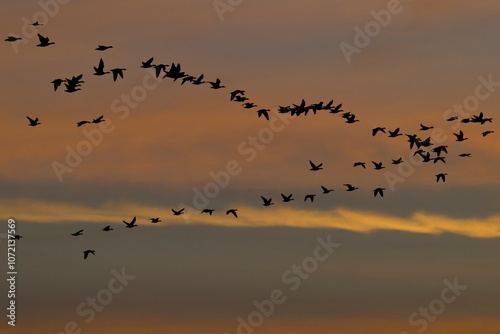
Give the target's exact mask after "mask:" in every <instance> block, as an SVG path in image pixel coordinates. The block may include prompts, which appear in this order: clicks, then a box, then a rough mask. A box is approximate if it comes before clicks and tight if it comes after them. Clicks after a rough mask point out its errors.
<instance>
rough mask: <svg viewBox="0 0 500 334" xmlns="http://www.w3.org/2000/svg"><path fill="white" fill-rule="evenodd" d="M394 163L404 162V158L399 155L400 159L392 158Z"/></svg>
mask: <svg viewBox="0 0 500 334" xmlns="http://www.w3.org/2000/svg"><path fill="white" fill-rule="evenodd" d="M391 160H392V164H393V165H399V164H400V163H403V158H402V157H399V159H391Z"/></svg>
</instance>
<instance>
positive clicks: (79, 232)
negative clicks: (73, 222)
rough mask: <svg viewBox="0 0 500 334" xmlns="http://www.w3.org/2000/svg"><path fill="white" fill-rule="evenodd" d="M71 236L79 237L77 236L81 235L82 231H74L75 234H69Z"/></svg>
mask: <svg viewBox="0 0 500 334" xmlns="http://www.w3.org/2000/svg"><path fill="white" fill-rule="evenodd" d="M71 235H72V236H75V237H77V236H79V235H83V230H80V231H76V232H75V233H71Z"/></svg>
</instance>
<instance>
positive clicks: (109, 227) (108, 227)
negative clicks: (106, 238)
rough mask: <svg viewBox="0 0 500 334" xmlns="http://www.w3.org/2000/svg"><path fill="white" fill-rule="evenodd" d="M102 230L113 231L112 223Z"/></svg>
mask: <svg viewBox="0 0 500 334" xmlns="http://www.w3.org/2000/svg"><path fill="white" fill-rule="evenodd" d="M101 231H104V232H108V231H113V229H112V228H111V225H108V226H106V227H104V228H103V229H101Z"/></svg>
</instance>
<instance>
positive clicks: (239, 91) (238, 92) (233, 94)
mask: <svg viewBox="0 0 500 334" xmlns="http://www.w3.org/2000/svg"><path fill="white" fill-rule="evenodd" d="M236 95H245V91H244V90H241V89H237V90H233V91H232V92H231V101H232V100H234V99H235V98H236Z"/></svg>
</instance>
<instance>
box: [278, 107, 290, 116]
mask: <svg viewBox="0 0 500 334" xmlns="http://www.w3.org/2000/svg"><path fill="white" fill-rule="evenodd" d="M278 112H279V113H280V114H287V113H289V112H290V106H285V107H283V106H279V107H278Z"/></svg>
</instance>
